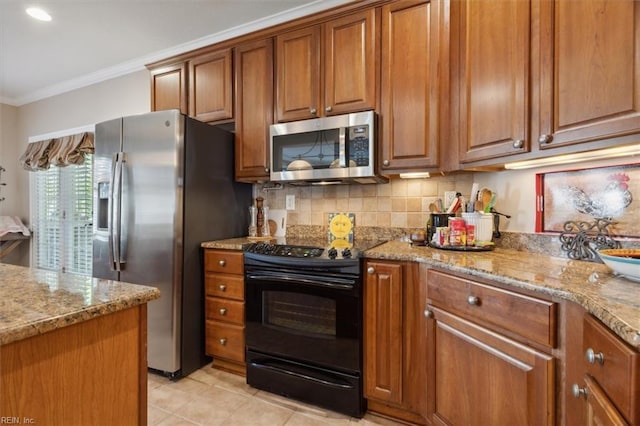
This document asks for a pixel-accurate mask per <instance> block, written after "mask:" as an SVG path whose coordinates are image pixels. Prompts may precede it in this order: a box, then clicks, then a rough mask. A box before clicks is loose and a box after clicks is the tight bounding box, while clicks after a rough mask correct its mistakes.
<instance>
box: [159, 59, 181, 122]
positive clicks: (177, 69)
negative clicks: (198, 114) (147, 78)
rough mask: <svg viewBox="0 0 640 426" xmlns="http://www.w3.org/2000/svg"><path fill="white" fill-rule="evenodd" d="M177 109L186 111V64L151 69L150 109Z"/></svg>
mask: <svg viewBox="0 0 640 426" xmlns="http://www.w3.org/2000/svg"><path fill="white" fill-rule="evenodd" d="M167 109H179V110H180V112H181V113H183V114H186V113H187V66H186V64H185V63H180V64H176V65H170V66H167V67H162V68H158V69H154V70H151V111H163V110H167Z"/></svg>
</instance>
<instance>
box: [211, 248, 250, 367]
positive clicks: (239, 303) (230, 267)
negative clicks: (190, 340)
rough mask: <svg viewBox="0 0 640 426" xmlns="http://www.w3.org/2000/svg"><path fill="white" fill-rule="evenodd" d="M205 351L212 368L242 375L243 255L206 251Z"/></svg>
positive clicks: (243, 358) (234, 252)
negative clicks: (210, 358)
mask: <svg viewBox="0 0 640 426" xmlns="http://www.w3.org/2000/svg"><path fill="white" fill-rule="evenodd" d="M204 288H205V309H204V312H205V319H206V323H205V350H206V352H207V355H210V356H212V357H213V363H212V366H213V367H215V368H220V369H223V370H227V371H231V372H233V373H236V374H241V375H244V374H245V371H246V369H245V364H244V361H245V357H244V268H243V257H242V252H240V251H233V250H213V249H205V253H204Z"/></svg>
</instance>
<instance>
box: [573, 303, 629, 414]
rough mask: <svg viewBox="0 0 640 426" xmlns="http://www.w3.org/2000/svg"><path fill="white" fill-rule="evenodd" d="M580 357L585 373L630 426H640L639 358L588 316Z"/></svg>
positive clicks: (585, 322) (585, 319) (585, 321)
mask: <svg viewBox="0 0 640 426" xmlns="http://www.w3.org/2000/svg"><path fill="white" fill-rule="evenodd" d="M592 351H593V352H592ZM587 352H589V354H588V353H587ZM582 354H583V356H584V358H583V360H584V361H583V362H584V364H585V365H586V367H587V373H588V374H590V375H591V376H592V377H593V378H594V379H596V381H597V382H598V384H599V385H600V386H601V387H602V389H603V390H604V392H605V393H606V394H607V395H608V396H609V398H610V399H611V401H612V402H613V403H614V404H615V406H616V407H617V408H618V409H619V410H620V412H621V413H622V415H624V416H625V417H626V418H627V419H628V420H629V422H630V423H631V424H634V425H635V424H640V389H639V387H640V384H639V383H640V377H639V375H640V354H638V352H636V351H635V350H633V349H632V348H630V347H628V346H627V345H626V344H625V343H623V342H622V341H620V339H618V338H617V337H616V336H614V335H613V334H612V332H611V331H609V330H608V329H607V328H606V327H605V326H604V325H602V324H601V323H600V322H598V320H596V319H595V318H593V317H592V316H590V315H586V316H585V318H584V329H583V339H582Z"/></svg>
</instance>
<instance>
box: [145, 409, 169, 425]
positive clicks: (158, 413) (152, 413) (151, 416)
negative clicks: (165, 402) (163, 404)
mask: <svg viewBox="0 0 640 426" xmlns="http://www.w3.org/2000/svg"><path fill="white" fill-rule="evenodd" d="M170 415H171V413H169V412H168V411H165V410H162V409H160V408H158V407H154V406H153V405H149V406H148V407H147V423H148V424H149V426H154V425H157V424H159V423H160V422H161V421H163V420H165V419H166V418H167V417H169V416H170Z"/></svg>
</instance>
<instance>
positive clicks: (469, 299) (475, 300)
mask: <svg viewBox="0 0 640 426" xmlns="http://www.w3.org/2000/svg"><path fill="white" fill-rule="evenodd" d="M467 303H468V304H470V305H471V306H478V305H480V299H479V298H478V297H476V296H469V297H467Z"/></svg>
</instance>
